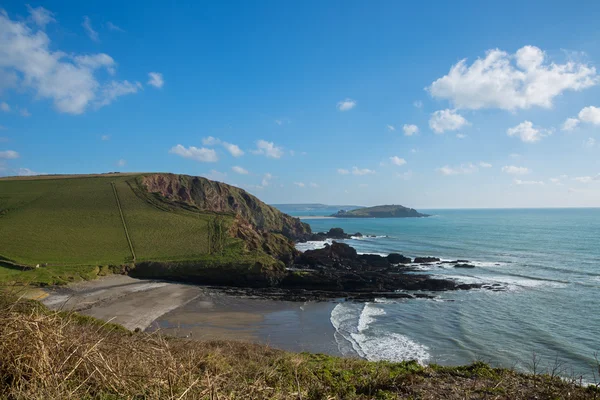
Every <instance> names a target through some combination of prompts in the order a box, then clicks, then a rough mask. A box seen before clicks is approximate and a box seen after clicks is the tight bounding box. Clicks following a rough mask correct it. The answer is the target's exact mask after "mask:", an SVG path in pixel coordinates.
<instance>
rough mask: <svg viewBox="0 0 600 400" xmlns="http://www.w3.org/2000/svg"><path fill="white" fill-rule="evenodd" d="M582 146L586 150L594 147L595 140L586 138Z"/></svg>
mask: <svg viewBox="0 0 600 400" xmlns="http://www.w3.org/2000/svg"><path fill="white" fill-rule="evenodd" d="M583 145H584V146H585V147H587V148H588V149H591V148H592V147H594V146H596V139H594V138H588V140H586V141H585V143H584V144H583Z"/></svg>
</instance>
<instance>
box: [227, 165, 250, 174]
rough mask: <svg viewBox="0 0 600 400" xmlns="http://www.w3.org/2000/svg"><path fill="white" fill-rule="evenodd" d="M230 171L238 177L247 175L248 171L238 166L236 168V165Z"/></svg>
mask: <svg viewBox="0 0 600 400" xmlns="http://www.w3.org/2000/svg"><path fill="white" fill-rule="evenodd" d="M231 170H232V171H233V172H235V173H236V174H240V175H248V170H247V169H244V168H242V167H240V166H237V165H236V166H233V167H231Z"/></svg>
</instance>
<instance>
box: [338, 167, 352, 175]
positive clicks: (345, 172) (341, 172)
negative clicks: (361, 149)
mask: <svg viewBox="0 0 600 400" xmlns="http://www.w3.org/2000/svg"><path fill="white" fill-rule="evenodd" d="M337 172H338V174H340V175H348V174H349V173H350V171H348V170H347V169H344V168H338V169H337Z"/></svg>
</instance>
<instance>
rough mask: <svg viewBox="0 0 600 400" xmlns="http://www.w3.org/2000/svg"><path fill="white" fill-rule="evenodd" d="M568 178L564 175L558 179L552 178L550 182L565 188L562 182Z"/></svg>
mask: <svg viewBox="0 0 600 400" xmlns="http://www.w3.org/2000/svg"><path fill="white" fill-rule="evenodd" d="M567 178H568V176H567V175H564V174H563V175H560V176H557V177H556V178H550V182H551V183H554V184H555V185H557V186H563V183H562V181H563V180H564V179H567Z"/></svg>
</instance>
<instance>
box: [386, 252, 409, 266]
mask: <svg viewBox="0 0 600 400" xmlns="http://www.w3.org/2000/svg"><path fill="white" fill-rule="evenodd" d="M387 260H388V261H389V262H390V264H410V263H411V259H410V258H409V257H404V256H403V255H402V254H398V253H391V254H388V256H387Z"/></svg>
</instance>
